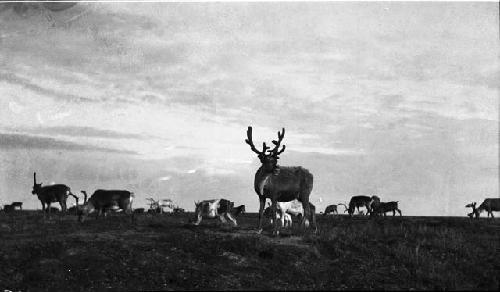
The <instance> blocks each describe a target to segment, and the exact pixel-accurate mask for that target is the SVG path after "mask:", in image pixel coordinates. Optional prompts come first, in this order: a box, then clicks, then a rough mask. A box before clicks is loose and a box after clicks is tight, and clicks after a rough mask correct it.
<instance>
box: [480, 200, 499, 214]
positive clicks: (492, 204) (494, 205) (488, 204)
mask: <svg viewBox="0 0 500 292" xmlns="http://www.w3.org/2000/svg"><path fill="white" fill-rule="evenodd" d="M485 210H486V212H488V215H487V216H488V218H489V217H490V215H491V218H495V216H493V211H496V212H498V211H500V198H488V199H484V201H483V202H482V203H481V205H479V208H477V209H476V210H475V212H474V214H476V218H479V215H480V214H481V212H483V211H485Z"/></svg>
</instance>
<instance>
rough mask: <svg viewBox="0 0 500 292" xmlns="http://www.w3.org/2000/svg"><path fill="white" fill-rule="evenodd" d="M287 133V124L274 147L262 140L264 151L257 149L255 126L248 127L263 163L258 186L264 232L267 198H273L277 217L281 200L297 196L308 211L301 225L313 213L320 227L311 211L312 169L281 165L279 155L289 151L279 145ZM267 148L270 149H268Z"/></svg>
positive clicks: (274, 142)
mask: <svg viewBox="0 0 500 292" xmlns="http://www.w3.org/2000/svg"><path fill="white" fill-rule="evenodd" d="M284 136H285V128H282V131H281V132H279V131H278V141H276V140H273V141H272V142H273V144H274V148H273V149H270V148H269V147H268V146H266V143H265V142H264V143H262V151H259V150H257V148H255V145H254V143H253V141H252V127H250V126H249V127H248V130H247V139H245V142H246V143H247V144H248V145H249V146H250V149H251V150H252V151H253V152H255V153H256V154H257V157H258V158H259V160H260V162H261V163H262V165H261V166H260V167H259V169H258V170H257V172H256V173H255V180H254V189H255V192H256V193H257V195H258V196H259V202H260V207H259V230H258V233H261V232H262V221H263V219H264V218H263V216H262V215H263V212H264V206H265V203H266V199H267V198H269V199H271V202H272V210H273V212H274V215H273V216H272V217H273V218H276V212H277V208H278V206H277V203H278V202H290V201H293V200H295V199H297V200H299V201H300V202H301V203H302V206H303V208H304V213H305V214H304V215H305V216H303V217H302V222H301V225H302V226H305V225H306V220H307V218H309V217H311V221H312V223H313V225H314V227H315V231H317V226H316V216H315V214H314V213H312V212H311V207H310V204H309V195H310V194H311V191H312V188H313V175H312V174H311V173H310V172H309V170H307V169H305V168H303V167H301V166H288V167H285V166H279V165H278V159H279V155H280V154H281V153H283V151H285V145H283V146H282V148H281V150H280V149H279V147H280V144H281V141H282V140H283V137H284ZM266 152H267V153H266ZM278 233H279V231H278V222H277V221H276V220H275V221H274V231H273V235H278Z"/></svg>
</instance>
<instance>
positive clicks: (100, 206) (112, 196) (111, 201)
mask: <svg viewBox="0 0 500 292" xmlns="http://www.w3.org/2000/svg"><path fill="white" fill-rule="evenodd" d="M133 197H134V193H132V192H130V191H126V190H101V189H99V190H96V191H95V192H94V193H93V194H92V196H90V198H89V200H88V201H87V202H86V203H85V204H84V205H83V206H82V208H81V210H80V211H78V220H79V221H80V222H83V221H84V220H85V218H86V217H87V216H88V215H89V214H90V213H92V212H94V211H98V214H97V216H96V219H97V218H98V217H99V215H101V214H102V215H103V216H104V217H106V211H108V210H109V209H111V208H112V207H114V206H118V207H119V208H120V209H122V210H123V211H124V213H126V214H129V215H133V211H132V200H133ZM131 218H132V220H133V216H132V217H131Z"/></svg>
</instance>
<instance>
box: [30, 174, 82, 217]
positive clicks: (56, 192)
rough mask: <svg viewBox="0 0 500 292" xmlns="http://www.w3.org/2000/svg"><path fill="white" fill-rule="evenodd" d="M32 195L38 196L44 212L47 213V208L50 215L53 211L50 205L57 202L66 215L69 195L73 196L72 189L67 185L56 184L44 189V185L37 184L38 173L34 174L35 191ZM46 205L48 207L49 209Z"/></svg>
mask: <svg viewBox="0 0 500 292" xmlns="http://www.w3.org/2000/svg"><path fill="white" fill-rule="evenodd" d="M31 193H32V194H33V195H37V196H38V199H39V200H40V202H41V203H42V210H43V211H44V213H45V209H46V208H47V210H48V212H49V214H50V210H51V208H50V204H51V203H55V202H59V205H61V210H62V212H63V213H65V212H66V200H67V199H68V196H69V195H72V196H73V194H72V193H71V189H70V188H69V187H68V186H67V185H63V184H56V185H50V186H43V187H42V184H37V183H36V172H35V173H33V191H31ZM45 205H47V207H46V206H45Z"/></svg>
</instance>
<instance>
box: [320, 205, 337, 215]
mask: <svg viewBox="0 0 500 292" xmlns="http://www.w3.org/2000/svg"><path fill="white" fill-rule="evenodd" d="M330 213H336V214H338V212H337V205H328V206H326V208H325V212H324V213H323V216H326V215H328V214H330Z"/></svg>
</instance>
